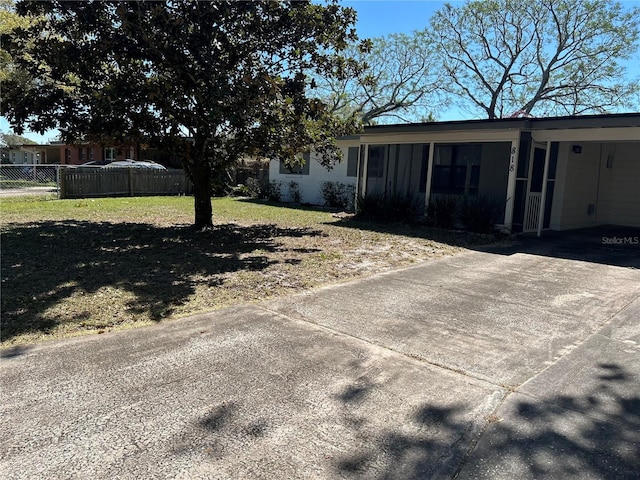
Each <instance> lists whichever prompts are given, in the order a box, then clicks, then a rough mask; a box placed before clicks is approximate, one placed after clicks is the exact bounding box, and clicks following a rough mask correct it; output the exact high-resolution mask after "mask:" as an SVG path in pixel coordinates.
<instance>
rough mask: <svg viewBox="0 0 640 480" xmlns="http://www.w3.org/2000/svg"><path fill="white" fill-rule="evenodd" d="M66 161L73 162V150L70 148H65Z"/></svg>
mask: <svg viewBox="0 0 640 480" xmlns="http://www.w3.org/2000/svg"><path fill="white" fill-rule="evenodd" d="M64 163H71V150H70V149H68V148H65V149H64Z"/></svg>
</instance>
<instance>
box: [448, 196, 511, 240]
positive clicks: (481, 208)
mask: <svg viewBox="0 0 640 480" xmlns="http://www.w3.org/2000/svg"><path fill="white" fill-rule="evenodd" d="M503 206H504V201H503V200H502V199H500V198H499V197H495V196H490V195H478V196H474V197H471V196H467V197H464V198H463V199H462V202H460V216H459V218H460V223H462V225H463V226H464V227H465V229H466V230H470V231H472V232H478V233H491V232H492V231H493V229H494V227H495V225H496V224H497V223H498V222H499V221H500V219H501V216H502V214H503V213H504V210H503Z"/></svg>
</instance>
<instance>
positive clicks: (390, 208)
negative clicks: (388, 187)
mask: <svg viewBox="0 0 640 480" xmlns="http://www.w3.org/2000/svg"><path fill="white" fill-rule="evenodd" d="M357 206H358V215H359V216H362V217H366V218H374V219H378V220H384V221H391V222H403V223H414V222H415V221H416V220H417V218H418V217H419V215H420V211H421V204H420V200H419V199H418V198H417V197H415V196H414V195H411V194H399V193H395V194H392V195H388V196H387V195H380V194H377V195H366V196H364V197H362V196H360V197H358V199H357Z"/></svg>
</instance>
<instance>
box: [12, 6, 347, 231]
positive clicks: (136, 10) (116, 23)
mask: <svg viewBox="0 0 640 480" xmlns="http://www.w3.org/2000/svg"><path fill="white" fill-rule="evenodd" d="M16 8H17V12H18V13H19V14H21V15H23V16H30V17H31V18H34V19H36V20H34V21H33V22H31V23H30V25H28V26H26V27H20V28H16V29H14V30H13V32H12V33H11V34H10V35H9V36H8V42H7V44H6V49H7V51H8V52H9V54H10V55H12V57H13V60H14V62H15V63H16V65H18V66H19V68H21V69H22V70H24V71H26V72H28V74H29V79H30V81H29V83H28V85H27V86H25V85H24V84H23V83H21V82H17V81H15V82H14V81H11V79H9V80H8V81H7V82H6V86H5V89H4V91H3V96H4V97H5V98H4V100H5V105H4V107H5V111H4V112H3V113H4V115H5V116H6V117H7V118H8V119H9V121H10V123H11V124H12V126H13V129H14V131H15V132H16V133H22V132H23V131H24V129H25V128H28V129H29V130H32V131H38V132H43V131H45V130H48V129H52V128H57V129H58V130H60V134H61V137H62V139H63V140H65V141H67V142H73V141H76V140H78V139H80V138H83V139H88V140H91V141H97V142H101V141H108V142H110V143H113V142H115V143H116V144H118V143H121V144H125V143H129V142H144V143H147V144H151V145H158V146H164V147H165V148H166V147H171V148H173V149H176V150H178V151H179V153H180V154H181V155H182V156H183V158H184V166H185V170H186V171H187V173H188V174H189V176H190V177H191V179H192V181H193V183H194V190H195V195H194V196H195V225H196V226H197V227H198V228H205V227H208V226H211V225H212V208H211V176H212V172H214V171H216V170H217V169H219V167H220V166H221V165H227V164H231V163H234V162H235V161H236V160H237V159H238V158H239V157H240V156H242V155H256V156H267V157H270V158H278V159H280V160H281V161H283V162H285V163H288V164H293V163H295V162H299V161H300V160H299V158H298V154H299V153H300V152H302V151H305V150H307V149H309V148H313V149H314V150H316V151H318V152H319V153H321V154H322V158H324V159H325V161H326V162H327V164H330V162H331V161H332V160H335V158H336V156H337V155H339V150H338V149H337V147H336V145H335V142H334V138H335V137H336V136H339V135H340V134H345V133H350V132H352V131H354V129H355V128H356V127H357V122H356V121H354V120H353V119H352V118H348V119H341V120H338V119H336V118H335V117H334V116H333V115H332V114H331V112H329V110H328V109H327V108H326V105H325V104H324V103H323V102H321V101H320V100H318V99H316V98H313V97H312V95H310V94H309V91H308V89H307V86H308V83H309V80H308V76H307V73H308V72H309V71H313V72H314V73H315V74H318V75H338V74H339V73H340V72H341V71H343V70H344V67H345V65H346V64H347V63H348V62H347V61H346V60H345V59H344V58H342V57H341V56H339V55H338V54H339V53H340V52H341V51H342V50H343V49H345V48H346V46H347V44H348V43H349V42H352V41H354V40H355V38H356V37H355V32H354V31H353V29H351V28H350V26H351V25H352V24H353V22H354V21H355V12H354V11H353V10H352V9H348V8H343V7H340V6H339V5H338V4H337V3H336V2H334V1H331V2H329V3H327V4H325V5H319V4H315V3H311V1H260V2H236V1H222V0H220V1H211V2H209V1H207V2H205V1H180V2H173V1H164V2H162V1H160V2H158V1H139V2H116V1H109V2H103V1H91V2H75V1H52V2H33V1H21V2H18V3H17V5H16Z"/></svg>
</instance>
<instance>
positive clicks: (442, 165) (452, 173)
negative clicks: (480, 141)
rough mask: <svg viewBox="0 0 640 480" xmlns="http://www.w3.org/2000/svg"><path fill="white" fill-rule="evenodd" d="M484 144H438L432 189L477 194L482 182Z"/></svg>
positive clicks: (442, 191) (436, 191)
mask: <svg viewBox="0 0 640 480" xmlns="http://www.w3.org/2000/svg"><path fill="white" fill-rule="evenodd" d="M481 153H482V145H477V144H463V145H436V148H435V151H434V157H433V178H432V191H433V192H434V193H445V194H453V195H463V194H464V195H476V194H477V193H478V184H479V182H480V156H481Z"/></svg>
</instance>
